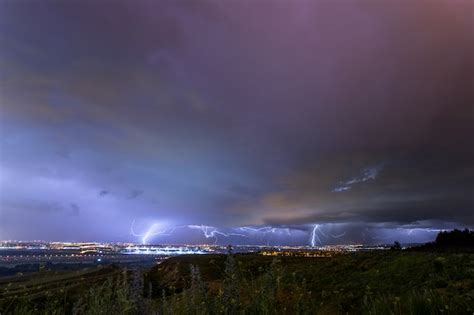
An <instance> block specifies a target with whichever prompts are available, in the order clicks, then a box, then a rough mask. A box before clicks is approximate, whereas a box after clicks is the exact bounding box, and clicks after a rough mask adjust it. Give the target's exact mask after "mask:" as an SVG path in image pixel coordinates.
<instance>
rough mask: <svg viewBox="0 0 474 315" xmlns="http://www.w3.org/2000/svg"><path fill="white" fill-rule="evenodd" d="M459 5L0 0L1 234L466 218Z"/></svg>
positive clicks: (353, 235)
mask: <svg viewBox="0 0 474 315" xmlns="http://www.w3.org/2000/svg"><path fill="white" fill-rule="evenodd" d="M473 11H474V2H472V1H470V0H466V1H448V0H446V1H410V2H406V1H386V2H385V1H384V2H382V1H336V2H334V1H304V0H298V1H291V2H290V1H283V0H281V1H278V0H275V1H269V0H257V1H247V0H242V1H205V0H202V1H188V0H185V1H143V0H138V1H89V0H85V1H48V0H46V1H32V0H30V1H28V0H26V1H1V2H0V106H1V109H0V128H1V129H0V141H1V142H0V145H1V146H0V154H1V156H0V157H1V160H0V162H1V164H0V239H25V240H26V239H45V240H99V241H102V240H104V241H105V240H108V241H124V240H130V241H141V239H142V238H143V237H144V236H145V234H146V233H147V230H148V229H150V227H152V226H153V225H154V227H153V228H152V231H151V232H149V234H150V235H151V237H150V239H149V240H148V241H150V242H151V241H152V242H157V243H159V242H169V243H173V242H198V243H199V242H204V241H208V242H214V241H217V242H220V243H226V242H235V243H249V244H250V243H251V244H254V243H255V244H256V243H258V244H260V243H275V244H276V243H288V244H290V243H291V244H307V243H308V242H310V238H311V232H312V231H313V229H314V228H315V226H316V224H317V225H318V231H320V232H319V233H321V234H320V235H319V236H320V237H321V238H322V239H321V240H320V243H340V242H342V243H348V242H364V243H377V242H385V241H387V242H388V241H393V240H394V239H400V240H403V241H410V240H412V241H426V240H430V239H431V238H433V237H434V235H436V232H437V231H438V230H439V229H443V228H453V227H462V228H463V227H473V226H474V200H473V196H474V149H473V148H474V146H473V145H472V138H473V136H474V106H473V104H474V81H473V80H474V58H473V57H472V56H474V32H473V30H474V25H473V24H474V22H473V18H472V14H473ZM201 225H204V226H209V228H205V227H200V228H197V227H196V226H201ZM242 227H244V228H242ZM245 227H251V229H249V228H245ZM256 229H259V230H256ZM131 230H133V231H131ZM212 231H217V232H218V233H217V234H216V233H215V232H214V233H213V232H212ZM219 233H221V234H219ZM157 234H162V235H157ZM211 234H213V235H211ZM224 234H226V235H229V236H228V237H226V236H225V235H224ZM216 235H217V236H216ZM206 236H208V238H206Z"/></svg>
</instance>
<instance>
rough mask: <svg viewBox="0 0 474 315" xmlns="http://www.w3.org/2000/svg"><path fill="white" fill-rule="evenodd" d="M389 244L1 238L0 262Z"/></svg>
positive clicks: (304, 252)
mask: <svg viewBox="0 0 474 315" xmlns="http://www.w3.org/2000/svg"><path fill="white" fill-rule="evenodd" d="M388 248H389V247H388V246H386V245H380V246H365V245H328V246H317V247H310V246H255V245H252V246H250V245H249V246H245V245H237V246H231V247H229V246H223V245H207V244H203V245H186V244H181V245H143V244H134V243H99V242H44V241H30V242H25V241H0V266H3V267H14V266H16V265H19V264H45V263H49V264H94V265H96V264H110V263H113V264H120V265H143V266H150V265H154V264H159V263H160V262H161V261H163V260H164V259H166V258H168V257H172V256H177V255H190V254H197V255H201V254H222V253H226V252H228V251H229V250H231V251H232V252H234V253H260V254H261V255H265V256H306V257H308V256H310V257H328V256H334V255H338V254H343V253H349V252H355V251H368V250H384V249H388Z"/></svg>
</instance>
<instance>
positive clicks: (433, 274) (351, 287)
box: [145, 251, 474, 314]
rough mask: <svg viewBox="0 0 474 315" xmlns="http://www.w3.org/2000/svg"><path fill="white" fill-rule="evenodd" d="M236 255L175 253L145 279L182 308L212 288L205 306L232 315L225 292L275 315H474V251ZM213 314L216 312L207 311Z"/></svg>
mask: <svg viewBox="0 0 474 315" xmlns="http://www.w3.org/2000/svg"><path fill="white" fill-rule="evenodd" d="M233 260H234V261H233V262H230V263H229V259H228V258H227V257H225V256H223V255H206V256H181V257H174V258H171V259H169V260H167V261H166V262H164V263H163V264H161V265H159V266H157V267H155V268H154V269H152V270H151V271H150V272H149V273H148V274H147V275H146V277H145V280H146V283H148V286H149V287H150V288H151V290H152V295H153V296H155V297H158V296H160V295H162V296H163V295H164V297H162V299H166V300H168V304H169V305H173V307H174V308H175V309H176V310H178V312H180V311H183V312H185V310H186V308H187V307H188V308H192V306H191V305H188V306H186V304H187V303H189V302H188V301H191V300H192V298H191V297H192V296H195V295H196V294H198V292H196V290H197V289H196V287H198V286H204V287H205V291H206V294H205V295H204V296H203V297H201V298H203V299H207V300H206V301H207V302H206V304H208V305H211V304H212V303H210V302H209V300H211V301H212V302H214V303H215V304H216V306H213V307H214V308H216V307H223V308H224V310H225V312H230V309H229V305H228V303H233V302H232V298H231V297H230V298H229V297H226V296H225V294H226V290H227V291H233V292H234V294H235V295H236V296H238V300H237V301H235V303H236V307H235V309H237V313H238V312H241V311H244V312H246V313H247V312H250V313H253V312H254V311H255V312H257V313H259V312H260V311H261V310H262V309H266V310H267V311H265V313H269V314H273V313H287V314H294V313H298V312H300V313H312V314H315V313H320V314H336V313H346V312H349V313H355V314H357V313H376V314H388V313H398V314H409V313H424V310H426V311H427V312H428V313H433V312H434V313H440V314H441V313H442V314H447V313H451V314H463V313H466V314H472V313H473V312H474V255H473V254H470V253H444V254H439V253H437V254H435V253H427V252H409V251H383V252H367V253H354V254H348V255H341V256H336V257H331V258H305V257H278V258H276V259H275V258H273V257H266V256H259V255H235V256H234V259H233ZM190 266H194V267H193V268H190ZM197 270H198V271H199V273H198V275H197V276H196V272H197ZM193 273H194V276H193ZM196 277H198V278H199V279H200V280H196V279H195V278H196ZM229 279H231V280H232V281H235V283H233V284H232V283H229V281H228V280H229ZM198 281H200V282H201V284H196V282H198ZM226 281H227V282H226ZM228 286H232V287H234V288H230V289H229V288H227V287H228ZM229 301H230V302H229ZM220 304H222V305H223V306H222V305H220ZM217 305H220V306H217ZM207 312H211V310H209V309H206V310H205V311H204V312H203V313H207ZM171 313H172V312H171Z"/></svg>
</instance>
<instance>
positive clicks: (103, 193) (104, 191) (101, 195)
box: [99, 190, 109, 197]
mask: <svg viewBox="0 0 474 315" xmlns="http://www.w3.org/2000/svg"><path fill="white" fill-rule="evenodd" d="M108 194H109V191H108V190H101V191H99V197H104V196H107V195H108Z"/></svg>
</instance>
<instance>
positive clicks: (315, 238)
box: [310, 224, 323, 247]
mask: <svg viewBox="0 0 474 315" xmlns="http://www.w3.org/2000/svg"><path fill="white" fill-rule="evenodd" d="M318 229H319V224H315V225H314V227H313V230H312V231H311V240H310V242H311V247H315V246H316V241H318V242H319V245H322V244H323V242H321V239H320V238H319V236H318V234H317V233H316V232H317V231H318Z"/></svg>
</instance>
